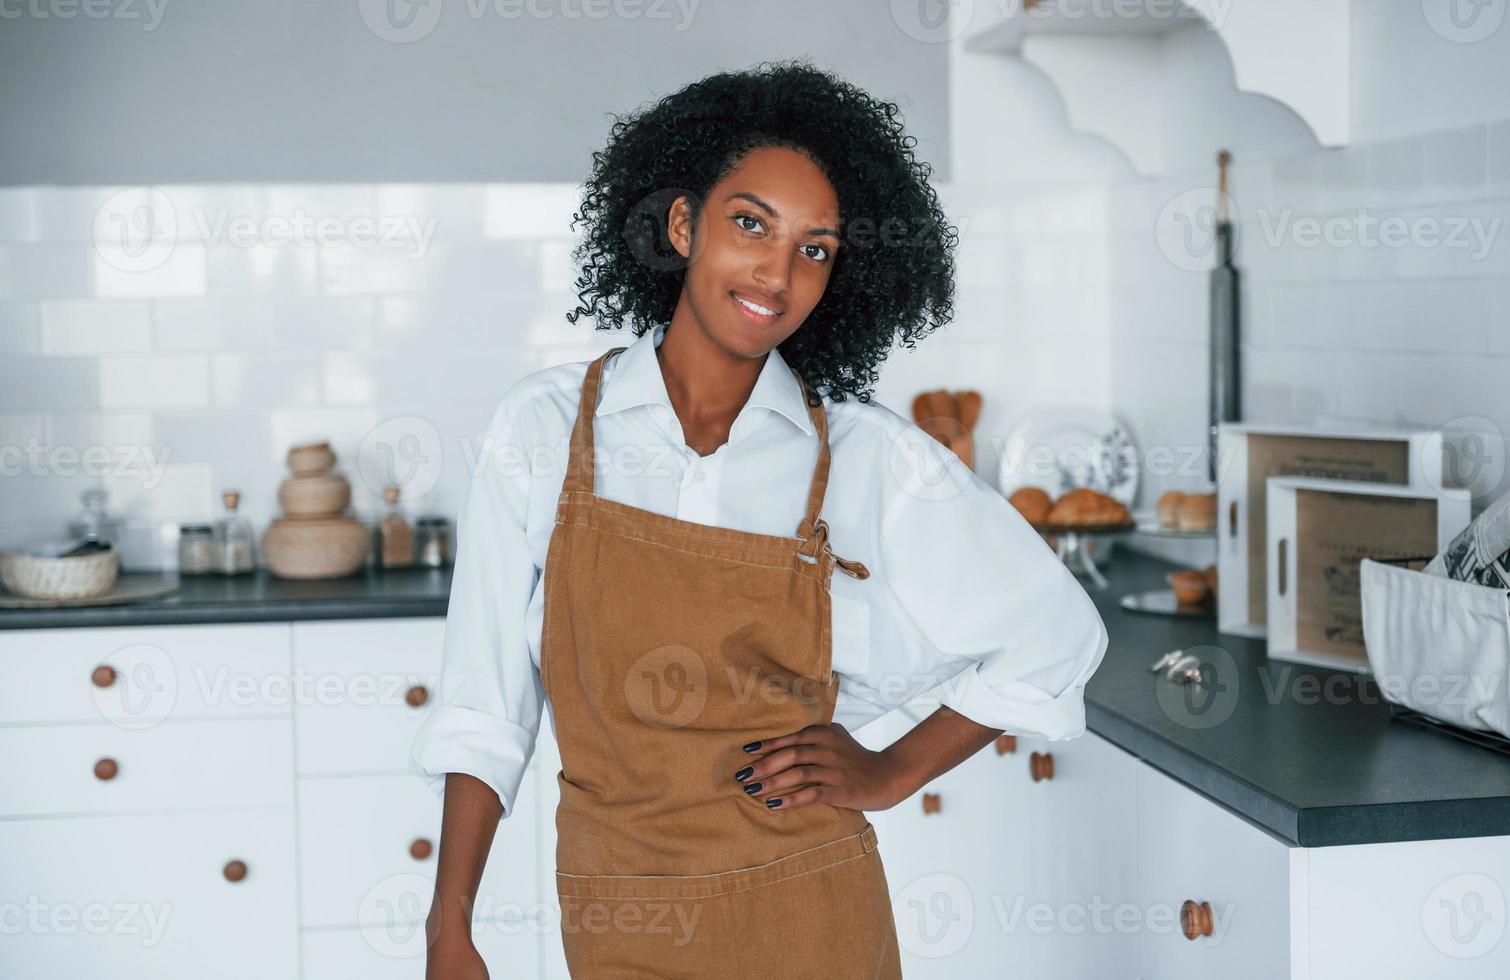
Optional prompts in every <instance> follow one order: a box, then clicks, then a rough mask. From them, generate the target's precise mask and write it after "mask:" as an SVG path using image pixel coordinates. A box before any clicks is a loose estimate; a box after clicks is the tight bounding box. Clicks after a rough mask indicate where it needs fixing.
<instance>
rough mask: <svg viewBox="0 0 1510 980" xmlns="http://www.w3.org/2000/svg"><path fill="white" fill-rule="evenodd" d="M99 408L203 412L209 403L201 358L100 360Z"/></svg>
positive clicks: (167, 356) (206, 374)
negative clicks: (186, 409)
mask: <svg viewBox="0 0 1510 980" xmlns="http://www.w3.org/2000/svg"><path fill="white" fill-rule="evenodd" d="M98 365H99V375H100V393H99V407H100V408H158V409H163V408H167V409H172V408H203V407H206V406H208V405H209V403H210V371H209V358H207V357H205V356H204V355H203V354H152V355H148V356H146V357H116V356H107V357H101V358H99V360H98Z"/></svg>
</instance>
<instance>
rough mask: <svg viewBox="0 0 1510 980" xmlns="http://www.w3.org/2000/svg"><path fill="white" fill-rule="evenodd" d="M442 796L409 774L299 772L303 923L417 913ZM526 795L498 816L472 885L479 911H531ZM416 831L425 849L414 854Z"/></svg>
mask: <svg viewBox="0 0 1510 980" xmlns="http://www.w3.org/2000/svg"><path fill="white" fill-rule="evenodd" d="M441 808H442V807H441V798H440V797H439V796H437V795H436V794H435V793H433V792H432V791H431V790H430V788H429V787H428V786H426V785H425V783H424V781H423V780H422V779H420V777H419V776H417V775H393V776H349V777H328V778H327V777H320V778H301V779H300V780H299V843H300V855H301V858H300V888H301V894H302V897H303V920H304V921H303V924H304V925H305V926H306V927H330V926H377V927H383V926H387V925H388V924H389V923H395V922H398V923H401V922H412V921H418V920H423V919H424V917H425V916H426V915H427V914H428V913H429V911H430V899H431V897H432V891H433V889H434V887H435V861H436V856H437V852H438V850H439V845H440V824H441ZM536 812H537V811H536V810H535V808H534V805H533V802H531V804H530V805H529V806H527V807H525V808H524V809H522V810H520V811H519V812H518V813H516V814H514V815H513V816H511V817H509V818H508V819H507V820H501V821H499V823H498V830H497V832H496V834H495V835H494V837H493V850H492V852H491V855H490V856H489V858H488V862H487V867H486V869H485V870H484V872H483V879H482V885H481V887H480V889H479V891H478V907H477V916H478V918H488V919H494V918H507V917H509V916H520V915H525V914H534V915H536V916H537V917H538V915H539V912H540V908H539V905H538V899H539V879H540V874H539V841H538V823H539V821H538V819H537V817H536ZM420 838H423V839H425V840H427V841H429V843H430V845H431V846H430V854H429V856H428V857H426V858H423V859H418V860H417V859H416V858H415V857H413V855H412V853H411V850H410V847H411V845H412V844H413V843H414V841H415V840H417V839H420Z"/></svg>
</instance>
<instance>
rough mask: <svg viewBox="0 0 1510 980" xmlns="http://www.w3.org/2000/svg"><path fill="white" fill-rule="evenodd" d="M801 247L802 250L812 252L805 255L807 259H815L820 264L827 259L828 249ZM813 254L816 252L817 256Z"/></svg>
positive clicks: (814, 246) (816, 246)
mask: <svg viewBox="0 0 1510 980" xmlns="http://www.w3.org/2000/svg"><path fill="white" fill-rule="evenodd" d="M802 247H803V248H804V249H812V250H813V251H811V252H807V253H806V254H807V257H808V258H810V259H817V260H818V261H820V262H822V261H823V260H825V259H827V258H828V249H827V248H825V247H823V246H822V245H804V246H802ZM813 252H817V253H818V254H816V255H814V254H813Z"/></svg>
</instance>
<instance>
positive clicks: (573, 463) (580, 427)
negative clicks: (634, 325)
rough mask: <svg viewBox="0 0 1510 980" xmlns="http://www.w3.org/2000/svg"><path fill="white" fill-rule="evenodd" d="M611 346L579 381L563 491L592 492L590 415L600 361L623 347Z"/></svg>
mask: <svg viewBox="0 0 1510 980" xmlns="http://www.w3.org/2000/svg"><path fill="white" fill-rule="evenodd" d="M625 349H626V348H623V347H615V348H613V349H612V350H608V351H604V352H603V354H602V356H600V357H599V358H597V359H596V360H594V361H593V362H592V363H591V364H589V365H588V366H587V377H586V378H585V379H584V380H583V382H582V399H581V401H579V402H578V403H577V421H576V424H575V425H573V426H572V430H571V446H570V448H569V449H568V451H567V461H566V479H565V481H564V482H563V483H562V490H563V491H565V492H567V493H592V492H593V484H594V480H593V433H592V423H593V417H594V416H595V415H596V414H597V412H598V389H599V387H600V386H601V382H602V380H603V364H604V362H606V361H607V360H608V359H609V358H610V357H612V356H613V355H615V354H617V353H619V351H622V350H625Z"/></svg>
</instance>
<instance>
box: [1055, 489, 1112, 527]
mask: <svg viewBox="0 0 1510 980" xmlns="http://www.w3.org/2000/svg"><path fill="white" fill-rule="evenodd" d="M1131 519H1132V515H1131V514H1129V513H1128V510H1127V508H1126V507H1124V506H1122V503H1121V502H1120V501H1118V500H1116V499H1114V498H1112V497H1109V496H1107V495H1106V494H1104V493H1100V492H1098V491H1095V490H1092V489H1091V488H1090V487H1076V488H1075V489H1073V490H1071V491H1070V492H1069V493H1066V494H1065V495H1064V496H1062V497H1060V498H1059V499H1058V500H1056V501H1054V506H1053V508H1052V509H1051V510H1050V511H1049V523H1050V524H1059V525H1063V526H1065V527H1071V526H1075V525H1080V526H1093V525H1103V524H1126V523H1127V522H1128V521H1130V520H1131Z"/></svg>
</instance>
